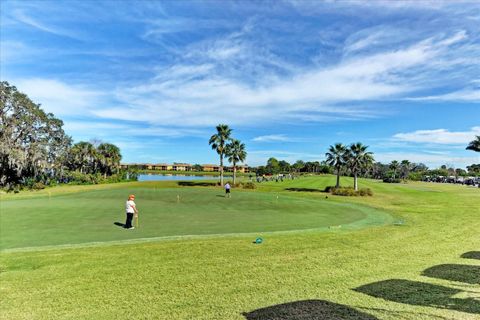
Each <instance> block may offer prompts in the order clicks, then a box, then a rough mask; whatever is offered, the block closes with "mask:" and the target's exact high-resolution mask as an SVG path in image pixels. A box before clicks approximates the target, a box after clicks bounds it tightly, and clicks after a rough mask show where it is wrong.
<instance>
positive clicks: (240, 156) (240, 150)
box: [225, 139, 247, 185]
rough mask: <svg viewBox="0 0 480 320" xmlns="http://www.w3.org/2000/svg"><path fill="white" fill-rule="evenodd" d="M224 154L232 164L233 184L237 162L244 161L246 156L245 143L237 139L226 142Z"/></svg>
mask: <svg viewBox="0 0 480 320" xmlns="http://www.w3.org/2000/svg"><path fill="white" fill-rule="evenodd" d="M225 155H226V156H227V157H228V162H230V163H231V164H232V165H233V184H234V185H235V178H236V175H237V163H239V162H244V161H245V159H246V158H247V152H246V151H245V144H244V143H241V142H240V141H239V140H237V139H233V140H232V142H230V143H229V144H227V147H226V153H225Z"/></svg>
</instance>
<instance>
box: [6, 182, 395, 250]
mask: <svg viewBox="0 0 480 320" xmlns="http://www.w3.org/2000/svg"><path fill="white" fill-rule="evenodd" d="M130 193H135V194H136V196H137V198H136V203H137V206H138V208H139V210H140V219H139V220H140V227H139V228H137V229H135V230H125V229H123V228H122V227H120V226H118V225H115V223H117V224H119V223H124V220H125V213H124V206H125V201H126V197H127V195H128V194H130ZM0 209H1V210H0V219H1V224H0V235H1V236H0V240H1V243H0V248H1V249H11V248H22V247H36V246H50V245H63V244H79V243H88V242H104V241H115V240H126V239H139V238H152V237H169V236H184V235H209V234H231V233H259V234H260V233H262V232H273V231H289V230H304V229H321V228H325V229H329V227H332V226H335V227H338V226H340V225H341V226H345V227H346V228H348V226H362V225H370V224H380V223H383V222H384V221H385V217H386V216H388V215H386V214H385V213H383V212H381V211H378V210H374V209H372V208H369V207H365V206H361V205H356V204H348V203H339V202H335V201H333V200H330V199H324V198H323V197H316V198H305V197H299V196H295V195H289V194H286V193H270V192H253V191H250V192H248V191H238V192H234V193H233V195H232V198H231V199H227V198H224V195H223V193H222V191H221V190H219V189H213V188H170V189H167V188H159V189H158V188H157V189H155V188H146V187H131V188H128V189H126V188H125V189H106V190H95V191H87V192H78V193H73V194H64V195H57V196H52V197H46V196H43V197H35V198H29V199H25V200H22V199H16V200H4V201H2V203H1V207H0Z"/></svg>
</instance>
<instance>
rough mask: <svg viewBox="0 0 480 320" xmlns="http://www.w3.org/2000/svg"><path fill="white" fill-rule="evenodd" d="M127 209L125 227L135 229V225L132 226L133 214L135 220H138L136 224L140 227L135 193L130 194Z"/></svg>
mask: <svg viewBox="0 0 480 320" xmlns="http://www.w3.org/2000/svg"><path fill="white" fill-rule="evenodd" d="M125 210H126V214H127V220H126V221H125V229H129V230H131V229H135V227H134V226H132V219H133V216H134V215H135V218H136V219H135V220H136V226H137V228H138V210H137V206H136V204H135V195H133V194H131V195H129V196H128V200H127V203H126V204H125Z"/></svg>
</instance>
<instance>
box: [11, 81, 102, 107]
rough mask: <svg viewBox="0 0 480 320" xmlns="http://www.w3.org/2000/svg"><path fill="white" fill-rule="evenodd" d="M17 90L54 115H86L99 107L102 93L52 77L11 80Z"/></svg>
mask: <svg viewBox="0 0 480 320" xmlns="http://www.w3.org/2000/svg"><path fill="white" fill-rule="evenodd" d="M12 83H14V84H15V85H16V87H17V88H18V90H19V91H21V92H24V93H25V94H27V95H28V96H29V98H30V99H32V101H34V102H35V103H39V104H41V105H42V109H43V110H45V111H46V112H51V113H53V114H55V115H56V116H65V115H88V114H89V111H91V110H93V109H96V108H101V107H102V99H103V98H104V94H103V93H101V92H98V91H93V90H90V89H86V88H83V87H80V86H74V85H70V84H67V83H65V82H62V81H59V80H52V79H41V78H32V79H17V80H15V79H14V80H12Z"/></svg>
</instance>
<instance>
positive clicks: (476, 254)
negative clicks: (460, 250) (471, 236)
mask: <svg viewBox="0 0 480 320" xmlns="http://www.w3.org/2000/svg"><path fill="white" fill-rule="evenodd" d="M460 257H461V258H464V259H477V260H480V251H469V252H465V253H464V254H462V255H461V256H460Z"/></svg>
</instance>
